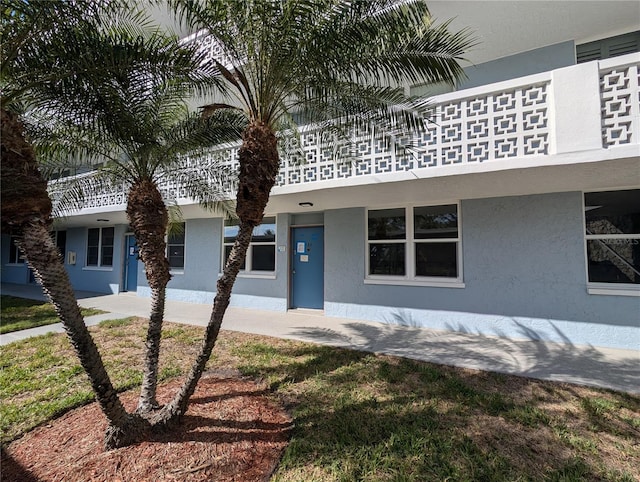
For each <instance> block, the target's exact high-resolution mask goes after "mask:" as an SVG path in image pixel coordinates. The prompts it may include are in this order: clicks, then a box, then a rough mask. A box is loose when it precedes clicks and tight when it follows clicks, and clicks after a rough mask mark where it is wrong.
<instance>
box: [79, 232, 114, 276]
mask: <svg viewBox="0 0 640 482" xmlns="http://www.w3.org/2000/svg"><path fill="white" fill-rule="evenodd" d="M109 228H113V245H112V249H113V254H112V258H114V259H115V254H116V228H115V226H100V227H93V228H87V241H86V243H85V247H86V252H85V256H84V267H83V268H82V269H83V270H84V271H113V264H114V259H112V260H111V264H110V265H103V264H102V230H103V229H109ZM90 229H97V230H98V264H87V263H88V260H87V258H88V257H89V230H90Z"/></svg>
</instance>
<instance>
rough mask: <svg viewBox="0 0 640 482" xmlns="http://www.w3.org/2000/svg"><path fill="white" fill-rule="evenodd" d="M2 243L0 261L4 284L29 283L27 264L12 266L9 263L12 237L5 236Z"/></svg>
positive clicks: (0, 245) (0, 244) (0, 243)
mask: <svg viewBox="0 0 640 482" xmlns="http://www.w3.org/2000/svg"><path fill="white" fill-rule="evenodd" d="M1 240H2V241H1V242H0V248H1V253H0V256H1V258H0V260H1V263H2V265H1V266H2V267H1V268H0V270H1V271H0V272H1V273H2V282H3V283H18V284H25V283H27V282H28V281H29V269H28V268H27V265H26V264H23V263H20V264H10V263H9V251H10V246H11V236H9V235H8V234H3V235H2V238H1Z"/></svg>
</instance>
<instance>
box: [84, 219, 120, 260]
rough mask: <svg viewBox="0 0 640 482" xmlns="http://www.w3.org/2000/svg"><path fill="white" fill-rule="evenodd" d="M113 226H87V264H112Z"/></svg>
mask: <svg viewBox="0 0 640 482" xmlns="http://www.w3.org/2000/svg"><path fill="white" fill-rule="evenodd" d="M113 237H114V228H89V230H88V232H87V266H97V267H100V266H109V267H111V266H113Z"/></svg>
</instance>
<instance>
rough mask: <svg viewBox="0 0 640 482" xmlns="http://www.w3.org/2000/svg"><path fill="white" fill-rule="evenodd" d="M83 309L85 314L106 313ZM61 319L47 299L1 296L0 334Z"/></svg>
mask: <svg viewBox="0 0 640 482" xmlns="http://www.w3.org/2000/svg"><path fill="white" fill-rule="evenodd" d="M81 311H82V314H83V315H84V316H91V315H99V314H100V313H104V311H101V310H96V309H93V308H82V310H81ZM59 321H60V319H59V318H58V315H56V312H55V310H54V309H53V306H52V305H51V304H50V303H47V302H46V301H37V300H27V299H24V298H15V297H13V296H6V295H2V296H0V334H1V333H11V332H12V331H18V330H26V329H27V328H35V327H36V326H43V325H51V324H53V323H58V322H59Z"/></svg>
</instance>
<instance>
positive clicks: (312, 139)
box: [49, 53, 640, 214]
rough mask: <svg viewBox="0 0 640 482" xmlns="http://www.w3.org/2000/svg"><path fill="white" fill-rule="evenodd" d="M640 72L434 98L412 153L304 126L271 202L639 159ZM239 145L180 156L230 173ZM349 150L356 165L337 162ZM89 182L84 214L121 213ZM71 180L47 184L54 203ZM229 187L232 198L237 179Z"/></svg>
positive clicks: (638, 61) (566, 74) (117, 197)
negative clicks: (338, 139) (323, 192)
mask: <svg viewBox="0 0 640 482" xmlns="http://www.w3.org/2000/svg"><path fill="white" fill-rule="evenodd" d="M639 65H640V54H637V53H636V54H630V55H626V56H622V57H617V58H613V59H608V60H603V61H594V62H589V63H586V64H580V65H575V66H571V67H566V68H563V69H558V70H553V71H550V72H544V73H541V74H536V75H532V76H528V77H521V78H517V79H512V80H509V81H505V82H500V83H496V84H490V85H485V86H481V87H476V88H473V89H467V90H462V91H457V92H453V93H450V94H444V95H440V96H437V97H434V99H433V102H434V115H433V117H432V118H431V121H432V122H431V123H430V128H429V129H428V130H426V131H424V132H420V133H417V134H415V135H412V136H409V135H406V136H399V137H396V138H395V139H394V140H393V141H392V142H397V143H402V144H408V143H409V142H410V143H412V145H413V146H414V149H413V150H412V155H403V156H398V155H396V153H395V151H396V149H394V146H393V145H390V144H389V141H388V140H385V139H384V138H383V137H382V136H380V135H378V134H377V133H376V131H375V126H374V127H373V128H370V129H363V130H358V131H354V132H353V136H352V143H351V145H350V146H347V145H344V146H340V145H336V144H335V143H333V144H332V143H327V142H326V141H327V139H326V137H325V136H326V134H325V133H324V132H321V131H320V130H319V129H317V128H314V127H313V126H306V127H304V128H302V129H301V132H300V137H299V139H298V138H291V139H289V140H287V144H286V145H284V146H283V148H284V150H285V151H287V152H298V153H300V154H298V155H292V156H290V157H287V158H283V159H282V163H281V168H280V173H279V175H278V179H277V183H276V186H275V187H274V190H273V195H274V196H277V195H284V194H292V193H300V192H308V191H314V190H319V189H329V188H335V187H349V186H357V185H368V184H375V183H381V182H392V181H402V180H415V179H427V178H431V177H440V176H452V175H456V174H465V173H484V172H491V171H498V170H509V169H521V168H528V167H539V166H550V165H559V164H571V163H574V164H575V163H581V162H595V161H602V160H609V159H622V158H635V157H638V154H639V152H640V150H639V146H640V106H639V104H640V102H639V99H640V72H639V67H638V66H639ZM298 143H299V144H298ZM238 148H239V144H236V145H231V146H225V147H224V148H220V149H215V150H212V151H211V152H210V153H209V154H208V155H207V156H205V157H202V158H193V159H186V160H185V162H186V166H187V167H186V168H187V169H194V170H199V168H200V167H201V166H202V165H203V163H211V162H219V163H222V164H224V165H226V166H227V167H230V168H231V169H232V172H236V168H237V166H238ZM348 149H351V150H352V152H353V151H354V150H355V153H356V154H357V161H355V162H348V161H344V160H342V159H343V158H341V153H342V152H347V150H348ZM92 177H93V175H92V174H91V173H89V174H85V175H81V176H78V177H77V179H78V180H80V181H81V182H83V183H85V184H86V185H87V187H88V189H86V192H89V193H91V194H90V195H89V196H87V198H86V199H85V203H84V208H83V210H82V212H83V213H87V212H97V211H100V210H109V211H115V210H120V209H124V205H125V202H126V196H125V189H124V188H125V186H117V187H116V188H108V189H107V188H101V187H98V186H97V185H94V184H93V183H92ZM68 181H69V179H63V180H59V181H55V182H51V183H50V188H49V189H50V192H51V194H52V197H53V198H54V200H55V199H56V198H58V197H59V196H60V195H61V193H62V191H63V190H64V189H65V185H66V183H67V182H68ZM212 181H213V180H212ZM226 182H227V186H226V191H227V192H229V195H230V196H232V195H233V194H232V193H233V191H234V190H233V184H234V182H233V177H230V178H227V181H226ZM161 190H162V191H163V192H164V194H165V195H166V196H167V197H169V198H173V199H177V200H178V201H179V203H180V204H183V205H187V204H193V202H192V201H191V200H189V199H187V198H186V193H185V192H184V189H183V188H182V187H181V185H180V180H179V179H172V180H167V181H166V182H164V183H162V184H161ZM70 214H71V213H70ZM73 214H82V213H73Z"/></svg>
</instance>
